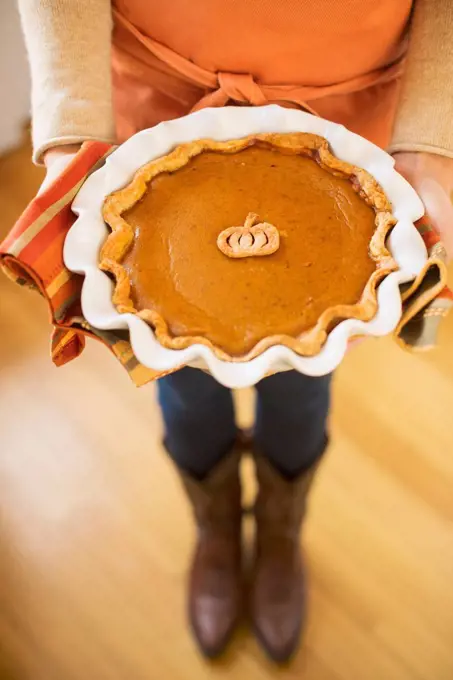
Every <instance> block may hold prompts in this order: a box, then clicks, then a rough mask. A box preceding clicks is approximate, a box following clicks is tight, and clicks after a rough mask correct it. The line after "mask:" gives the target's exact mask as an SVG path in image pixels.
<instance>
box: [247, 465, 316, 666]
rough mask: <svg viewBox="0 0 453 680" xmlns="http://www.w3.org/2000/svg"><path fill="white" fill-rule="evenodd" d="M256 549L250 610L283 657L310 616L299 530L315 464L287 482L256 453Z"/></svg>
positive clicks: (271, 648) (272, 649)
mask: <svg viewBox="0 0 453 680" xmlns="http://www.w3.org/2000/svg"><path fill="white" fill-rule="evenodd" d="M255 460H256V474H257V481H258V495H257V500H256V506H255V517H256V548H255V569H254V576H253V582H252V586H251V587H252V598H251V609H252V611H251V613H252V620H253V626H254V630H255V633H256V636H257V638H258V639H259V641H260V643H261V644H262V646H263V648H264V649H265V650H266V652H267V653H268V654H269V656H270V657H271V658H272V659H273V660H274V661H277V662H284V661H287V660H289V659H290V657H291V656H292V655H293V654H294V652H295V651H296V649H297V647H298V644H299V639H300V633H301V630H302V625H303V621H304V617H305V577H304V568H303V563H302V556H301V546H300V540H299V536H300V529H301V525H302V520H303V518H304V515H305V508H306V499H307V494H308V490H309V488H310V484H311V481H312V478H313V476H314V472H315V467H316V466H314V467H313V468H311V469H310V470H308V471H307V472H305V473H304V474H303V475H301V476H300V477H298V478H297V479H295V480H292V481H288V480H287V479H285V478H284V477H282V476H281V474H280V473H279V472H277V470H276V469H275V468H274V467H273V466H272V465H271V464H270V463H268V462H267V461H266V460H265V459H264V458H261V457H259V456H257V457H256V459H255Z"/></svg>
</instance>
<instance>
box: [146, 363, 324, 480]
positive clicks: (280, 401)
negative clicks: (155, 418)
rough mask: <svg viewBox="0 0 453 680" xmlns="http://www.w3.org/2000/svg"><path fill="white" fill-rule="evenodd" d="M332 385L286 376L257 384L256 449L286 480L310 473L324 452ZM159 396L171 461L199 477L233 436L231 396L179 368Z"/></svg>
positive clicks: (211, 381) (189, 370)
mask: <svg viewBox="0 0 453 680" xmlns="http://www.w3.org/2000/svg"><path fill="white" fill-rule="evenodd" d="M330 383H331V376H330V375H328V376H323V377H320V378H311V377H308V376H305V375H302V374H300V373H297V372H296V371H287V372H285V373H277V374H275V375H273V376H270V377H269V378H265V379H264V380H262V381H261V382H260V383H258V384H257V385H256V391H257V410H256V422H255V427H254V440H255V443H256V448H257V450H258V451H259V452H260V453H261V454H262V455H264V456H266V457H267V458H268V459H269V461H270V462H271V463H272V464H273V465H274V466H275V467H276V468H277V470H279V471H280V472H281V473H282V474H283V475H285V476H287V477H289V478H293V477H295V476H297V475H298V474H300V473H301V472H303V471H304V470H305V469H307V468H309V467H310V466H311V465H312V464H313V463H314V462H315V461H316V460H317V459H318V458H319V457H320V456H321V455H322V453H323V451H324V449H325V448H326V444H327V424H326V422H327V415H328V410H329V397H330ZM158 395H159V403H160V406H161V409H162V415H163V419H164V426H165V445H166V448H167V450H168V452H169V454H170V456H171V457H172V458H173V460H174V461H175V462H176V464H177V465H178V466H179V467H180V468H182V469H183V470H185V471H186V472H189V473H190V474H192V475H194V476H195V477H198V478H203V477H204V476H206V475H207V474H208V473H209V472H210V471H211V470H212V468H213V467H214V466H215V465H216V464H217V463H218V462H219V461H220V460H221V459H222V458H223V456H224V455H226V454H227V453H228V452H229V450H230V449H231V447H232V445H233V442H234V440H235V437H236V424H235V418H234V408H233V399H232V394H231V391H230V390H229V389H227V388H226V387H223V386H222V385H220V384H219V383H218V382H216V381H215V380H214V378H212V377H211V376H210V375H208V374H206V373H204V372H203V371H200V370H198V369H196V368H183V369H182V370H180V371H177V372H176V373H173V374H171V375H168V376H166V377H164V378H161V379H160V380H159V381H158Z"/></svg>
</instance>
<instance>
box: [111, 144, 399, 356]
mask: <svg viewBox="0 0 453 680" xmlns="http://www.w3.org/2000/svg"><path fill="white" fill-rule="evenodd" d="M254 145H257V146H262V147H265V148H272V149H277V150H281V151H283V152H287V153H293V154H295V155H304V156H305V157H309V158H312V159H313V161H314V162H317V163H318V165H319V166H320V167H322V168H323V169H325V170H327V171H328V172H330V173H331V174H332V175H334V176H337V177H341V178H344V179H348V180H349V181H350V182H351V184H352V185H354V186H355V189H356V191H357V193H358V195H359V196H360V198H361V199H362V200H363V201H365V202H366V203H367V204H368V205H369V206H370V207H371V208H372V209H373V210H374V214H375V226H376V229H375V232H374V234H373V236H372V238H371V241H370V243H369V246H368V251H369V255H370V257H371V259H372V260H373V262H374V263H375V269H374V271H373V273H372V274H371V276H370V277H369V279H368V281H367V282H366V284H365V286H364V289H363V292H362V295H361V297H360V299H359V300H358V302H357V303H355V304H337V305H333V306H331V307H328V308H327V309H326V310H324V312H322V313H321V314H320V316H319V318H318V321H317V322H316V324H315V325H314V326H313V327H312V328H310V329H308V330H306V331H304V332H302V333H301V334H300V335H299V336H297V337H293V336H290V335H286V334H273V335H269V336H267V337H265V338H263V339H261V340H260V341H258V342H257V343H256V344H255V346H254V347H253V348H252V349H251V350H249V351H248V352H246V353H244V354H242V355H239V356H236V355H234V356H233V355H231V354H229V353H228V352H226V351H225V350H224V349H222V348H221V347H219V346H217V345H215V344H214V343H213V342H212V341H211V340H209V339H208V338H206V337H203V336H195V335H179V336H173V335H172V334H171V333H170V330H169V327H168V324H167V322H166V321H165V319H164V317H163V316H162V315H161V314H159V313H158V312H156V311H155V310H152V309H141V310H139V309H137V308H136V306H135V305H134V303H133V300H132V298H131V284H130V279H129V276H128V273H127V270H126V268H125V267H124V266H123V264H122V262H123V260H124V258H125V256H126V255H127V253H128V252H129V249H130V247H131V246H132V245H133V242H134V230H133V228H132V227H131V225H130V224H129V223H128V222H127V220H126V219H124V218H123V214H124V213H125V212H127V211H128V210H130V209H131V208H133V207H134V205H136V204H137V202H138V201H140V200H141V199H142V198H143V196H144V195H145V194H146V192H147V191H148V190H149V186H150V183H151V182H152V181H153V180H154V179H155V178H156V177H158V176H159V175H160V174H162V173H173V172H177V171H178V170H180V169H181V168H183V167H184V166H185V165H187V164H188V163H190V161H191V160H192V159H193V158H195V157H196V156H198V155H200V154H202V153H204V152H206V151H212V152H217V153H224V154H234V153H239V152H240V151H243V150H244V149H247V148H250V147H251V146H254ZM102 214H103V217H104V220H105V222H106V223H107V224H108V225H109V227H110V229H111V233H110V234H109V235H108V236H107V238H106V240H105V243H104V244H103V246H102V248H101V252H100V257H99V267H100V269H102V270H103V271H105V272H109V273H110V274H111V275H112V276H113V279H114V289H113V294H112V301H113V304H114V306H115V307H116V309H117V310H118V312H120V314H135V315H137V316H138V317H139V318H140V319H143V320H144V321H146V322H147V323H149V324H150V325H151V327H152V328H153V330H154V333H155V335H156V338H157V340H158V341H159V342H160V344H161V345H163V346H164V347H167V348H168V349H174V350H180V349H186V348H187V347H190V346H191V345H194V344H202V345H205V346H206V347H209V348H210V349H211V350H212V351H213V352H214V354H215V355H216V356H217V357H218V358H219V359H221V360H222V361H231V362H244V361H250V360H251V359H254V358H255V357H257V356H259V355H260V354H262V352H264V351H265V350H266V349H269V348H270V347H272V346H274V345H283V346H285V347H288V348H289V349H291V350H292V351H293V352H295V353H296V354H298V355H300V356H314V355H315V354H318V353H319V351H320V350H321V349H322V347H323V345H324V343H325V342H326V340H327V337H328V334H329V332H330V330H329V329H331V328H332V327H334V326H335V325H337V324H338V323H341V322H342V321H344V320H346V319H357V320H360V321H370V319H372V318H373V316H374V315H375V313H376V310H377V305H378V302H377V287H378V285H379V284H380V282H381V281H382V280H383V279H384V278H385V277H386V276H387V275H388V274H390V273H391V272H392V271H395V270H397V269H398V265H397V263H396V261H395V260H394V259H393V257H392V256H391V254H390V252H389V250H388V249H387V247H386V240H387V237H388V235H389V232H390V230H391V229H392V228H393V227H394V225H395V223H396V220H395V218H394V216H393V213H392V206H391V204H390V202H389V200H388V199H387V196H386V195H385V193H384V191H383V190H382V188H381V187H380V186H379V184H378V183H377V182H376V180H375V179H374V177H372V176H371V175H370V173H369V172H367V171H366V170H364V169H363V168H359V167H358V166H355V165H352V164H351V163H347V162H346V161H343V160H341V159H339V158H337V157H336V156H335V155H334V154H333V153H332V152H331V150H330V147H329V144H328V142H327V140H326V139H325V138H324V137H321V136H319V135H315V134H313V133H307V132H287V133H264V134H257V135H248V136H247V137H242V138H240V139H231V140H228V141H224V142H217V141H214V140H212V139H198V140H195V141H193V142H189V143H187V144H181V145H179V146H177V147H176V148H175V149H173V150H172V151H170V153H169V154H166V155H165V156H161V157H160V158H157V159H154V160H152V161H150V162H148V163H146V164H145V165H144V166H142V167H141V168H139V169H138V170H137V171H136V173H135V174H134V177H133V178H132V180H131V181H130V182H129V183H128V184H127V185H126V186H125V187H123V188H121V189H119V190H118V191H115V192H113V193H112V194H109V196H107V197H106V199H105V201H104V204H103V209H102Z"/></svg>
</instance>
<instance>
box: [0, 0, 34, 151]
mask: <svg viewBox="0 0 453 680" xmlns="http://www.w3.org/2000/svg"><path fill="white" fill-rule="evenodd" d="M29 91H30V79H29V74H28V65H27V57H26V53H25V47H24V43H23V38H22V33H21V28H20V23H19V16H18V12H17V7H16V0H0V92H1V96H0V153H4V152H5V151H7V150H8V149H11V148H13V147H14V146H16V145H17V144H19V142H20V141H21V137H22V133H23V125H24V123H26V122H27V120H28V118H29V111H30V101H29Z"/></svg>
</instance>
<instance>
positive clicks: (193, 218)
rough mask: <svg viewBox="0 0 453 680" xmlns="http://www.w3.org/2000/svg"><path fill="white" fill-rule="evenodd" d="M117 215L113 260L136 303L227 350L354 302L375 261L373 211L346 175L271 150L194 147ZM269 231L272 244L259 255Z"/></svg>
mask: <svg viewBox="0 0 453 680" xmlns="http://www.w3.org/2000/svg"><path fill="white" fill-rule="evenodd" d="M122 218H123V219H124V220H125V221H126V222H127V223H128V224H129V225H130V226H131V227H132V229H133V232H134V239H133V242H132V244H131V245H130V247H129V249H128V251H127V253H126V255H125V257H124V258H123V259H122V265H123V267H124V268H125V270H126V273H127V276H128V277H129V281H130V299H131V300H132V302H133V305H134V307H135V308H136V310H137V311H138V312H140V311H141V310H152V311H153V312H155V313H157V314H158V315H159V316H161V317H162V319H163V320H164V321H165V323H166V325H167V330H168V334H169V336H170V337H173V338H178V337H180V336H184V337H186V336H190V337H194V336H195V337H202V338H205V339H206V340H207V341H209V342H210V343H212V344H213V345H214V346H216V347H218V348H220V349H221V350H223V351H224V352H225V353H227V354H228V355H231V356H232V357H240V356H243V355H245V354H247V353H248V352H250V351H251V350H252V349H253V347H254V346H255V345H256V344H257V343H258V342H259V341H260V340H263V339H264V338H267V337H269V336H275V335H284V336H291V337H292V338H298V337H299V336H301V334H303V333H304V332H305V331H307V330H309V329H311V328H312V327H313V326H315V325H316V323H317V322H318V320H319V318H320V316H321V315H322V313H323V312H325V310H327V309H329V308H331V307H334V306H336V305H355V304H357V303H359V301H360V299H361V297H362V294H363V292H364V289H365V286H366V284H367V282H368V281H369V279H370V276H371V275H372V274H373V272H374V271H375V270H376V267H377V265H376V262H375V261H374V260H373V259H372V258H371V256H370V254H369V244H370V241H371V238H372V236H373V234H374V232H375V229H376V223H375V220H376V213H375V210H374V209H373V207H371V206H370V205H368V204H367V202H365V200H364V199H363V198H362V197H361V196H360V195H359V193H358V192H357V190H356V189H355V188H354V186H353V183H352V181H351V180H350V179H346V178H343V177H341V176H336V175H335V174H333V173H332V172H331V171H329V170H328V169H324V168H323V167H321V165H320V164H319V163H318V162H317V161H316V160H314V159H313V158H311V157H309V156H306V155H301V154H294V153H293V154H288V153H284V152H282V151H281V150H280V149H278V148H270V147H264V146H260V145H257V144H255V145H253V146H249V147H248V148H245V149H243V150H241V151H238V152H236V153H222V152H221V151H215V150H214V151H210V150H206V151H203V152H202V153H200V154H199V155H196V156H195V157H194V158H192V159H191V160H189V162H188V163H186V164H185V165H183V166H182V167H180V168H179V169H177V170H176V171H174V172H163V173H160V174H158V175H157V176H156V177H154V178H152V179H151V181H150V182H149V184H148V186H147V189H146V191H145V193H144V194H143V196H142V197H141V199H140V200H139V201H138V202H136V203H135V204H134V205H133V206H132V207H131V208H130V209H128V210H126V211H124V212H122ZM247 220H248V222H247ZM225 230H229V231H227V232H226V231H225ZM272 230H275V231H276V232H277V234H275V231H272ZM225 233H226V234H227V235H226V236H225ZM271 237H272V238H274V239H276V238H277V240H278V246H277V248H276V249H275V250H273V251H272V252H266V253H265V252H261V253H260V252H259V250H260V249H261V250H263V248H264V249H266V248H267V249H268V250H269V249H270V246H269V244H270V239H271ZM222 239H223V241H222ZM221 242H222V243H223V244H224V248H223V249H222V248H221ZM272 243H273V244H274V245H275V241H273V242H272ZM234 249H236V255H234ZM253 249H255V250H253ZM225 251H228V252H225ZM245 251H247V252H246V253H245V255H244V252H245ZM238 252H239V255H237V253H238Z"/></svg>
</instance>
